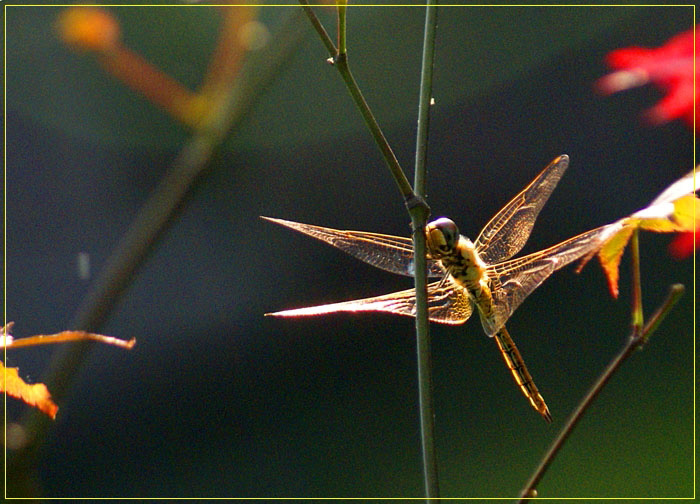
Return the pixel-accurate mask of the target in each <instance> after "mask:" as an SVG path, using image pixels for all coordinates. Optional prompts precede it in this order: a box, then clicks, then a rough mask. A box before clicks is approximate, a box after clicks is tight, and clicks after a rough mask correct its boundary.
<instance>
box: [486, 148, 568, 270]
mask: <svg viewBox="0 0 700 504" xmlns="http://www.w3.org/2000/svg"><path fill="white" fill-rule="evenodd" d="M568 166H569V156H567V155H566V154H563V155H561V156H559V157H558V158H556V159H555V160H554V161H552V162H551V163H549V165H548V166H547V167H546V168H545V169H544V170H542V172H540V174H539V175H537V177H535V180H533V181H532V182H530V184H529V185H528V186H527V187H526V188H525V189H523V190H522V191H521V192H520V193H518V195H517V196H515V197H514V198H513V199H512V200H510V201H509V202H508V204H507V205H506V206H504V207H503V208H502V209H501V210H500V211H499V212H498V213H497V214H496V215H494V216H493V218H492V219H491V220H490V221H489V222H488V223H487V224H486V226H484V229H483V230H482V231H481V233H479V236H478V238H477V239H476V241H475V242H474V246H475V247H476V251H477V253H478V254H479V257H481V259H482V260H484V261H486V263H487V264H493V263H497V262H500V261H505V260H506V259H510V258H511V257H513V256H514V255H515V254H517V253H518V252H519V251H520V249H522V248H523V246H524V245H525V242H526V241H527V239H528V238H529V237H530V232H531V231H532V227H533V226H534V225H535V219H537V215H538V214H539V213H540V210H542V207H543V206H544V204H545V203H546V202H547V200H548V199H549V196H550V195H551V194H552V191H553V190H554V188H555V187H556V186H557V183H558V182H559V179H560V178H561V176H562V175H563V174H564V171H565V170H566V168H567V167H568Z"/></svg>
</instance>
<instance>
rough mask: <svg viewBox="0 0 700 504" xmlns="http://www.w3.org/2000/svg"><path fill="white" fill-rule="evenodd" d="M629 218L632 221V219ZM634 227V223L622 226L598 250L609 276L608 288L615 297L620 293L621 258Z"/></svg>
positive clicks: (603, 266) (604, 269)
mask: <svg viewBox="0 0 700 504" xmlns="http://www.w3.org/2000/svg"><path fill="white" fill-rule="evenodd" d="M627 220H628V221H631V219H627ZM634 228H635V226H634V224H632V225H626V226H624V227H622V229H621V230H620V231H618V232H617V233H615V235H613V237H612V238H610V239H609V240H608V241H607V242H605V244H604V245H603V246H602V247H601V249H600V251H599V252H598V259H600V265H601V266H602V268H603V271H604V272H605V275H606V276H607V278H608V288H609V289H610V294H611V295H612V297H614V298H617V295H618V293H619V289H618V278H619V266H620V260H621V259H622V254H624V253H625V247H626V246H627V242H628V241H629V239H630V237H631V236H632V232H633V231H634Z"/></svg>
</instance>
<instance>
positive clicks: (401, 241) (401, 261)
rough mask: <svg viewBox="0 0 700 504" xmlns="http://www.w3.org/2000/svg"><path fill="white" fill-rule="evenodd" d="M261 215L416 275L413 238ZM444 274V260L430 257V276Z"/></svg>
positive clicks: (363, 258)
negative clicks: (341, 228) (342, 228)
mask: <svg viewBox="0 0 700 504" xmlns="http://www.w3.org/2000/svg"><path fill="white" fill-rule="evenodd" d="M261 218H262V219H265V220H268V221H270V222H274V223H276V224H280V225H282V226H286V227H288V228H291V229H294V230H295V231H299V232H301V233H304V234H307V235H309V236H312V237H314V238H316V239H318V240H321V241H323V242H326V243H328V244H329V245H333V246H334V247H336V248H339V249H340V250H342V251H343V252H346V253H348V254H350V255H351V256H353V257H356V258H357V259H360V260H361V261H364V262H366V263H368V264H371V265H372V266H376V267H377V268H380V269H383V270H386V271H390V272H392V273H398V274H399V275H407V276H413V268H414V264H413V242H412V241H411V239H410V238H404V237H401V236H391V235H383V234H378V233H364V232H362V231H342V230H339V229H331V228H325V227H321V226H312V225H310V224H302V223H300V222H292V221H288V220H283V219H273V218H271V217H261ZM444 275H445V269H444V268H443V267H442V266H441V265H440V263H439V262H438V261H432V260H430V259H428V276H429V277H442V276H444Z"/></svg>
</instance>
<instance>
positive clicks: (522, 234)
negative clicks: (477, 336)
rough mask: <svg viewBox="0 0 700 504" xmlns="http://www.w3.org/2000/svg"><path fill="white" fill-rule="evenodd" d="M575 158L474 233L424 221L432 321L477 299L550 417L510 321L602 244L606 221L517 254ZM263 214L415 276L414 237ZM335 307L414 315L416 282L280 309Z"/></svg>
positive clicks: (527, 390) (508, 359) (535, 402)
mask: <svg viewBox="0 0 700 504" xmlns="http://www.w3.org/2000/svg"><path fill="white" fill-rule="evenodd" d="M568 165H569V157H568V156H567V155H565V154H563V155H561V156H559V157H557V158H556V159H554V160H553V161H552V162H551V163H550V164H549V165H547V167H545V169H544V170H542V172H540V174H539V175H537V177H535V179H534V180H533V181H532V182H531V183H530V184H529V185H528V186H527V187H525V189H523V190H522V191H521V192H520V193H518V194H517V195H516V196H515V197H514V198H513V199H511V200H510V201H509V202H508V204H506V205H505V206H504V207H503V208H502V209H501V210H500V211H499V212H498V213H497V214H496V215H495V216H494V217H493V218H492V219H491V220H490V221H489V222H488V223H487V224H486V226H485V227H484V228H483V230H482V231H481V233H480V234H479V236H478V237H477V239H476V241H474V242H472V241H471V240H469V239H468V238H466V237H465V236H462V235H460V233H459V229H458V228H457V225H456V224H455V223H454V222H453V221H452V220H450V219H448V218H445V217H441V218H438V219H436V220H434V221H431V222H429V223H428V224H427V226H426V228H425V233H426V245H427V262H428V276H429V277H430V278H437V280H436V281H434V282H431V283H429V284H428V317H429V319H430V320H431V321H432V322H437V323H442V324H462V323H464V322H466V321H467V320H468V319H469V317H470V316H471V315H472V313H473V312H474V308H475V307H476V309H477V311H478V313H479V317H480V319H481V324H482V327H483V329H484V332H485V333H486V334H487V335H488V336H491V337H493V338H494V339H495V341H496V344H497V345H498V349H499V351H500V353H501V355H502V357H503V359H504V360H505V363H506V365H507V367H508V369H509V370H510V372H511V374H512V376H513V378H514V380H515V382H516V384H517V385H518V387H520V390H521V391H522V393H523V394H524V395H525V397H526V398H527V399H528V401H529V402H530V404H531V405H532V407H533V408H534V409H535V410H536V411H537V412H539V413H540V415H542V417H543V418H544V419H545V420H546V421H547V422H551V421H552V416H551V414H550V412H549V408H548V407H547V404H546V403H545V401H544V399H543V398H542V395H541V394H540V392H539V390H538V389H537V386H536V385H535V382H534V380H533V379H532V376H531V375H530V373H529V371H528V369H527V367H526V366H525V361H524V360H523V358H522V355H521V354H520V352H519V350H518V348H517V346H516V345H515V342H514V341H513V339H512V337H511V336H510V334H509V332H508V330H507V329H506V327H505V324H506V321H507V320H508V319H509V318H510V316H511V315H512V314H513V312H514V311H515V309H516V308H518V306H520V304H521V303H522V302H523V301H524V300H525V298H526V297H527V296H528V295H530V294H531V293H532V291H534V290H535V289H536V288H537V287H539V286H540V285H541V284H542V282H544V280H546V279H547V278H548V277H549V276H550V275H551V274H552V273H554V272H555V271H557V270H558V269H560V268H562V267H563V266H565V265H567V264H569V263H571V262H572V261H575V260H576V259H578V258H581V257H582V256H584V255H586V254H588V253H590V252H591V251H593V250H595V249H596V248H598V247H600V245H601V240H602V238H603V237H604V236H605V234H606V230H607V228H608V226H601V227H598V228H595V229H592V230H590V231H586V232H585V233H581V234H579V235H577V236H574V237H573V238H570V239H568V240H565V241H563V242H561V243H558V244H557V245H554V246H551V247H549V248H546V249H544V250H541V251H539V252H535V253H532V254H528V255H525V256H522V257H517V258H514V259H512V257H513V256H515V255H516V254H517V253H518V252H519V251H520V250H521V249H522V248H523V246H524V245H525V243H526V242H527V239H528V238H529V236H530V233H531V231H532V228H533V226H534V224H535V220H536V219H537V216H538V214H539V213H540V210H542V207H543V206H544V204H545V203H546V202H547V199H549V196H550V195H551V194H552V191H553V190H554V188H555V187H556V185H557V183H558V182H559V179H560V178H561V176H562V175H563V174H564V171H565V170H566V168H567V167H568ZM262 218H263V219H265V220H267V221H270V222H273V223H276V224H280V225H282V226H285V227H288V228H291V229H293V230H295V231H299V232H301V233H304V234H306V235H309V236H311V237H313V238H316V239H319V240H321V241H323V242H325V243H328V244H330V245H333V246H334V247H336V248H338V249H340V250H342V251H343V252H346V253H348V254H350V255H352V256H354V257H356V258H357V259H360V260H362V261H364V262H366V263H368V264H371V265H372V266H375V267H377V268H380V269H383V270H386V271H390V272H392V273H397V274H400V275H406V276H413V274H414V264H415V258H414V253H413V242H412V240H411V238H408V237H401V236H391V235H385V234H378V233H370V232H362V231H344V230H338V229H331V228H325V227H320V226H313V225H310V224H302V223H299V222H292V221H288V220H283V219H275V218H271V217H262ZM336 312H387V313H392V314H396V315H406V316H415V315H416V296H415V289H407V290H402V291H399V292H393V293H390V294H385V295H382V296H376V297H369V298H364V299H355V300H351V301H344V302H339V303H331V304H324V305H318V306H309V307H305V308H297V309H291V310H285V311H278V312H275V313H268V314H267V315H269V316H274V317H302V316H312V315H322V314H328V313H336Z"/></svg>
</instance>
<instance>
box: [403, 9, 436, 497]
mask: <svg viewBox="0 0 700 504" xmlns="http://www.w3.org/2000/svg"><path fill="white" fill-rule="evenodd" d="M436 4H437V2H436V0H433V1H432V2H428V6H427V7H426V13H425V28H424V34H423V56H422V62H421V83H420V95H419V100H418V130H417V133H416V159H415V174H414V191H415V194H416V195H418V197H419V198H421V199H423V198H424V197H425V180H426V158H427V149H428V126H429V124H430V104H431V96H432V82H433V61H434V54H435V28H436V26H437V5H436ZM409 213H410V214H411V223H412V224H413V230H414V232H413V250H414V257H415V287H416V289H415V292H416V351H417V352H416V353H417V365H418V397H419V401H418V402H419V409H420V427H421V448H422V453H423V483H424V487H425V496H426V497H427V498H428V499H435V498H439V497H440V485H439V478H438V469H437V456H436V452H435V422H434V418H435V413H434V409H433V394H432V392H433V381H432V358H431V351H430V330H429V327H430V326H429V323H428V289H427V284H428V279H427V264H426V247H425V224H426V221H427V218H428V211H427V209H426V208H425V207H424V206H420V205H418V206H414V207H413V208H410V207H409Z"/></svg>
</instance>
